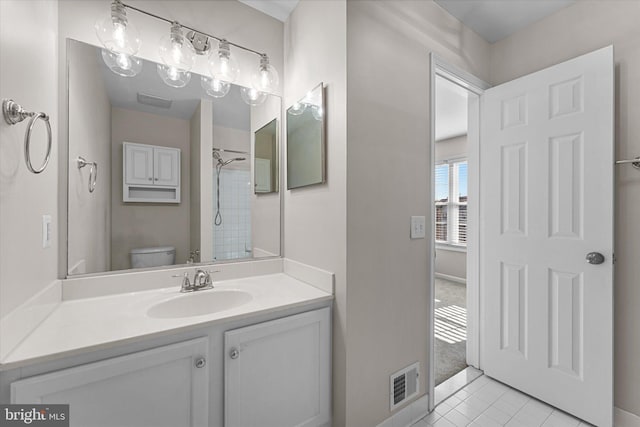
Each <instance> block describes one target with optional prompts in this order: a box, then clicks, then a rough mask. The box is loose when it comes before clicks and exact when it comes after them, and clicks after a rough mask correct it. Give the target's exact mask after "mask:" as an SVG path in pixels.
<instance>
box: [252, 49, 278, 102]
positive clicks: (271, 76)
mask: <svg viewBox="0 0 640 427" xmlns="http://www.w3.org/2000/svg"><path fill="white" fill-rule="evenodd" d="M279 83H280V79H279V77H278V71H276V69H275V68H274V67H273V66H272V65H271V64H269V57H268V56H267V54H265V53H263V54H262V55H260V66H259V67H258V69H257V70H256V71H255V72H254V73H253V75H252V76H251V84H252V85H253V88H254V89H256V90H258V91H260V92H273V91H274V90H275V89H276V88H277V87H278V84H279Z"/></svg>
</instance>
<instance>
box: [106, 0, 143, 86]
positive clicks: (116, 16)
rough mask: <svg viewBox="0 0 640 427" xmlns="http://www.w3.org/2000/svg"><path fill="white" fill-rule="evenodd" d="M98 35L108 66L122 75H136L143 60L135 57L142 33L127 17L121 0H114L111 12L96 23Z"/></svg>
mask: <svg viewBox="0 0 640 427" xmlns="http://www.w3.org/2000/svg"><path fill="white" fill-rule="evenodd" d="M95 30H96V36H98V39H99V40H100V42H101V43H102V45H103V46H104V50H103V51H102V58H103V59H104V62H105V63H106V64H107V66H108V67H109V68H110V69H111V70H112V71H113V72H114V73H116V74H119V75H121V76H135V75H136V74H138V73H139V72H140V70H141V69H142V62H141V61H140V60H139V59H138V58H136V57H135V54H136V53H138V51H139V50H140V44H141V43H142V41H141V40H140V33H139V31H138V29H137V28H136V27H135V26H134V25H133V24H131V23H130V22H129V20H128V19H127V12H126V10H125V6H124V4H123V3H122V2H121V1H120V0H113V2H112V3H111V13H110V14H109V16H107V17H106V18H104V19H101V20H99V21H98V22H96V24H95Z"/></svg>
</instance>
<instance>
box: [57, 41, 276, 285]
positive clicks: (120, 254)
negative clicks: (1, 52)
mask: <svg viewBox="0 0 640 427" xmlns="http://www.w3.org/2000/svg"><path fill="white" fill-rule="evenodd" d="M67 49H68V55H67V57H68V79H69V80H68V89H69V106H68V107H69V115H68V118H69V147H68V153H69V158H68V161H69V164H68V168H69V169H68V170H69V176H68V183H69V186H68V218H67V220H68V237H67V244H68V258H67V260H68V265H67V268H68V275H76V274H90V273H103V272H108V271H116V270H127V269H131V268H152V267H160V266H167V265H173V264H185V263H191V262H195V263H199V262H211V261H228V260H239V259H253V258H256V257H270V256H280V254H281V251H280V242H281V230H280V227H281V221H280V217H281V204H280V193H279V192H278V186H279V180H278V175H279V173H278V167H279V163H280V162H279V159H278V156H279V153H280V150H279V137H278V129H279V125H278V124H279V122H280V113H281V108H282V106H281V99H280V97H278V96H274V95H267V96H266V99H265V101H264V102H263V103H261V104H259V105H253V106H250V105H249V104H247V103H246V102H245V101H244V100H243V98H242V93H241V92H242V91H241V87H240V86H235V85H231V88H230V90H229V92H228V93H227V94H226V95H225V96H224V97H220V98H214V97H212V96H210V95H209V93H211V92H210V91H207V88H208V87H210V86H208V85H207V84H208V83H209V84H210V80H207V79H206V78H204V79H203V78H202V77H201V76H200V75H197V74H192V75H191V79H190V81H189V83H188V84H187V85H186V86H185V87H181V88H174V87H170V86H168V85H167V84H165V83H164V82H163V81H162V80H161V79H160V77H159V75H158V73H157V72H156V64H155V63H153V62H150V61H145V60H142V70H141V72H140V73H139V74H138V75H136V76H135V77H122V76H119V75H117V74H115V73H114V72H112V71H111V70H110V69H109V68H107V66H106V65H105V64H104V61H103V58H102V55H101V49H100V48H97V47H95V46H91V45H88V44H85V43H81V42H78V41H74V40H68V42H67ZM81 158H82V159H83V160H80V159H81ZM256 178H258V179H259V181H258V180H257V179H256Z"/></svg>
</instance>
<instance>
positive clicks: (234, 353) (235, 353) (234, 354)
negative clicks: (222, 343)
mask: <svg viewBox="0 0 640 427" xmlns="http://www.w3.org/2000/svg"><path fill="white" fill-rule="evenodd" d="M238 356H240V352H239V351H238V349H237V348H234V349H232V350H231V351H230V352H229V357H231V358H232V359H237V358H238Z"/></svg>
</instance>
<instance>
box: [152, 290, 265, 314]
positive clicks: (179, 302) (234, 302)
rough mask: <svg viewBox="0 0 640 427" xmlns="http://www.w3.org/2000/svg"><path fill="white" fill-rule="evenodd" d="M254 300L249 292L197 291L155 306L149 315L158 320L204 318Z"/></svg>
mask: <svg viewBox="0 0 640 427" xmlns="http://www.w3.org/2000/svg"><path fill="white" fill-rule="evenodd" d="M252 299H253V297H252V296H251V295H250V294H248V293H247V292H243V291H237V290H219V291H218V290H212V291H196V292H193V293H190V294H186V295H180V296H177V297H175V298H171V299H169V300H166V301H163V302H160V303H158V304H155V305H154V306H152V307H151V308H150V309H149V310H148V311H147V315H148V316H149V317H154V318H157V319H173V318H179V317H191V316H202V315H205V314H212V313H217V312H219V311H225V310H230V309H232V308H235V307H238V306H240V305H242V304H246V303H248V302H249V301H251V300H252Z"/></svg>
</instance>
